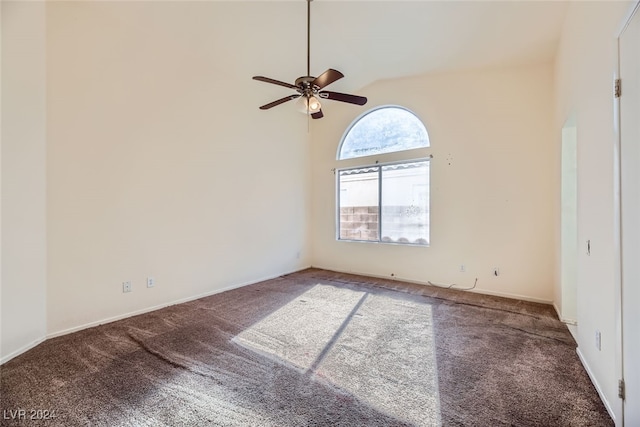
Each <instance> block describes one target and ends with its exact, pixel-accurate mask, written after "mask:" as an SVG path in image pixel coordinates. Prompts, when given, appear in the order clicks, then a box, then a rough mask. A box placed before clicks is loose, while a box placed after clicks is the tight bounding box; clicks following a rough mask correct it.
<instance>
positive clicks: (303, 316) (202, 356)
mask: <svg viewBox="0 0 640 427" xmlns="http://www.w3.org/2000/svg"><path fill="white" fill-rule="evenodd" d="M575 347H576V344H575V342H574V340H573V338H572V337H571V335H570V334H569V332H568V330H567V329H566V327H565V326H564V325H563V324H562V323H561V322H560V321H558V319H557V317H556V315H555V312H554V311H553V309H552V307H550V306H546V305H541V304H534V303H528V302H521V301H516V300H509V299H504V298H497V297H489V296H483V295H479V294H472V293H468V292H462V291H452V290H445V289H440V288H434V287H430V286H420V285H412V284H406V283H401V282H396V281H389V280H383V279H372V278H366V277H359V276H352V275H346V274H339V273H333V272H328V271H323V270H317V269H309V270H305V271H303V272H300V273H295V274H292V275H288V276H285V277H281V278H278V279H274V280H270V281H267V282H262V283H258V284H255V285H252V286H247V287H244V288H240V289H237V290H233V291H229V292H225V293H222V294H218V295H214V296H211V297H207V298H202V299H199V300H197V301H193V302H189V303H185V304H180V305H176V306H172V307H168V308H165V309H162V310H158V311H155V312H152V313H148V314H144V315H141V316H136V317H132V318H129V319H125V320H122V321H119V322H114V323H111V324H108V325H103V326H100V327H96V328H91V329H87V330H84V331H81V332H77V333H75V334H71V335H67V336H63V337H60V338H56V339H52V340H49V341H46V342H45V343H43V344H41V345H39V346H38V347H36V348H34V349H33V350H31V351H29V352H27V353H25V354H23V355H21V356H19V357H17V358H15V359H13V360H11V361H9V362H7V363H6V364H4V365H3V366H1V367H0V409H1V410H2V419H0V421H1V423H2V425H20V426H25V425H30V426H31V425H51V426H53V425H59V426H86V425H92V426H204V425H221V426H308V425H318V426H341V425H342V426H405V425H407V426H439V425H443V426H491V427H493V426H536V427H538V426H581V427H583V426H613V422H612V421H611V419H610V418H609V416H608V414H607V412H606V410H605V408H604V406H603V404H602V402H601V401H600V400H599V398H598V395H597V393H596V391H595V389H594V388H593V386H592V384H591V383H590V381H589V378H588V377H587V374H586V373H585V371H584V369H583V368H582V365H581V364H580V362H579V360H578V358H577V355H576V352H575ZM20 409H22V410H25V415H24V416H25V417H26V420H25V419H20V418H21V416H20V413H19V412H16V411H18V410H20ZM38 410H40V411H41V412H37V411H38ZM42 411H55V412H54V413H53V415H55V418H52V419H49V420H47V421H38V420H35V421H32V420H30V419H29V418H30V417H31V416H35V417H36V418H42V417H43V416H45V415H49V416H50V415H51V414H52V412H48V413H47V412H42Z"/></svg>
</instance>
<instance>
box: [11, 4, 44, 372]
mask: <svg viewBox="0 0 640 427" xmlns="http://www.w3.org/2000/svg"><path fill="white" fill-rule="evenodd" d="M0 7H1V8H2V135H1V136H2V286H1V295H0V297H1V298H0V299H1V302H0V310H1V314H0V319H1V324H2V329H1V337H0V361H4V360H6V359H8V358H10V357H12V356H14V355H16V354H18V353H20V352H22V351H24V350H26V349H27V348H29V347H31V346H33V345H34V344H37V343H38V342H40V341H41V340H42V339H44V337H45V334H46V228H45V225H46V213H45V212H46V181H45V170H46V167H45V159H46V146H45V135H46V111H45V110H46V101H45V78H46V74H45V73H46V71H45V7H44V3H43V2H5V1H3V2H2V3H1V6H0Z"/></svg>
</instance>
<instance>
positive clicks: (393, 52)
mask: <svg viewBox="0 0 640 427" xmlns="http://www.w3.org/2000/svg"><path fill="white" fill-rule="evenodd" d="M225 7H228V8H229V11H231V12H232V13H233V14H237V15H235V16H234V17H233V19H231V20H228V18H229V15H226V18H227V20H224V18H223V17H220V18H221V21H220V22H219V24H222V25H223V26H225V25H235V26H236V30H240V33H242V34H244V36H243V37H242V40H241V43H242V46H238V49H239V50H238V53H239V55H238V60H239V61H241V62H244V64H241V65H243V66H248V67H250V69H251V70H252V73H253V74H260V75H266V76H269V77H272V78H276V79H279V80H284V81H293V80H295V78H296V77H299V76H302V75H304V74H306V2H305V1H304V0H295V1H284V2H268V1H261V2H251V3H246V2H234V4H230V3H226V6H225ZM236 8H237V10H236ZM566 8H567V3H566V2H560V1H464V2H463V1H342V0H337V1H336V0H314V1H313V2H312V3H311V74H312V75H318V74H320V73H321V72H322V71H324V70H325V69H327V68H329V67H331V68H336V69H338V70H340V71H342V72H343V73H344V74H345V75H346V78H345V79H342V80H341V81H339V82H337V83H335V85H334V86H332V89H333V90H340V89H343V90H357V89H359V88H361V87H363V86H366V85H367V84H369V83H372V82H374V81H376V80H381V79H390V78H398V77H404V76H411V75H420V74H424V73H429V72H441V71H450V70H456V69H467V68H482V67H490V66H509V65H523V64H530V63H542V62H550V61H552V60H553V57H554V55H555V51H556V48H557V43H558V40H559V38H560V33H561V30H562V25H563V21H564V16H565V12H566ZM234 32H235V34H238V32H237V31H234ZM237 42H238V41H237V40H236V43H237ZM230 43H233V42H230ZM242 49H247V50H248V51H249V52H251V54H250V55H248V56H247V55H240V51H241V50H242ZM241 58H244V59H241ZM239 65H240V64H239Z"/></svg>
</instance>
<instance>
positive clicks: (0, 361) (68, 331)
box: [0, 266, 311, 365]
mask: <svg viewBox="0 0 640 427" xmlns="http://www.w3.org/2000/svg"><path fill="white" fill-rule="evenodd" d="M310 267H311V266H304V267H301V268H297V269H295V270H291V271H285V272H283V273H280V274H275V275H270V276H265V277H262V278H259V279H253V280H250V281H246V282H241V283H236V284H234V285H230V286H225V287H224V288H221V289H216V290H213V291H210V292H205V293H202V294H199V295H195V296H192V297H187V298H181V299H178V300H175V301H171V302H167V303H163V304H159V305H155V306H153V307H147V308H143V309H141V310H136V311H132V312H129V313H125V314H120V315H117V316H112V317H108V318H106V319H101V320H96V321H94V322H88V323H85V324H82V325H79V326H74V327H73V328H68V329H64V330H62V331H57V332H52V333H50V334H47V336H46V337H43V338H39V339H37V340H35V341H33V342H32V343H30V344H28V345H26V346H24V347H22V348H20V349H18V350H16V351H14V352H12V353H11V354H8V355H6V356H4V357H2V358H1V359H0V365H2V364H4V363H6V362H8V361H9V360H11V359H13V358H14V357H17V356H19V355H21V354H22V353H25V352H27V351H29V350H31V349H32V348H34V347H35V346H37V345H38V344H41V343H43V342H44V341H46V340H48V339H51V338H56V337H60V336H62V335H68V334H72V333H74V332H78V331H81V330H83V329H88V328H93V327H95V326H100V325H104V324H106V323H111V322H116V321H118V320H122V319H126V318H128V317H133V316H138V315H140V314H144V313H149V312H151V311H155V310H159V309H161V308H165V307H169V306H172V305H176V304H182V303H185V302H189V301H194V300H197V299H200V298H204V297H208V296H211V295H215V294H219V293H222V292H225V291H230V290H232V289H237V288H241V287H243V286H248V285H253V284H255V283H260V282H264V281H265V280H271V279H275V278H276V277H280V276H284V275H286V274H292V273H296V272H298V271H302V270H306V269H308V268H310Z"/></svg>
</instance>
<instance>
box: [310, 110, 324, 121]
mask: <svg viewBox="0 0 640 427" xmlns="http://www.w3.org/2000/svg"><path fill="white" fill-rule="evenodd" d="M323 117H324V114H322V110H318V112H317V113H311V118H312V119H321V118H323Z"/></svg>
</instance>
